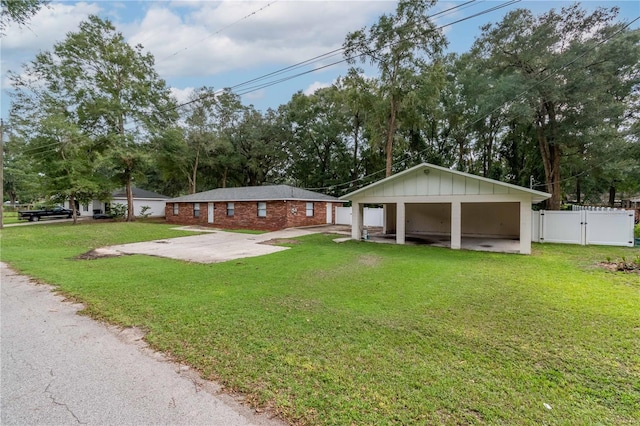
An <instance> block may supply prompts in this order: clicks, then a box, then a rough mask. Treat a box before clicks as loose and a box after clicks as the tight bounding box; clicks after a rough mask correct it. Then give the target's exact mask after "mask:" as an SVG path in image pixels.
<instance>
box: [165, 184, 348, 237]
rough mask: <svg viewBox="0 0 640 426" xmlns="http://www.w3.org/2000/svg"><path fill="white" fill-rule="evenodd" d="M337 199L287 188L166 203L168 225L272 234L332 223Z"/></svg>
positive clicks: (219, 192)
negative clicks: (245, 230)
mask: <svg viewBox="0 0 640 426" xmlns="http://www.w3.org/2000/svg"><path fill="white" fill-rule="evenodd" d="M341 205H342V202H341V201H339V200H338V199H337V198H334V197H331V196H328V195H324V194H320V193H317V192H313V191H307V190H305V189H300V188H294V187H292V186H288V185H271V186H248V187H241V188H219V189H213V190H211V191H205V192H199V193H197V194H191V195H185V196H183V197H177V198H173V199H171V200H167V207H166V211H165V217H166V220H167V222H169V223H178V224H188V225H209V226H215V227H219V228H227V229H256V230H265V231H275V230H278V229H284V228H291V227H296V226H311V225H323V224H327V223H333V218H334V217H335V211H334V209H335V207H336V206H341Z"/></svg>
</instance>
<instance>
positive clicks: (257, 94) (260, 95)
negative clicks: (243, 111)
mask: <svg viewBox="0 0 640 426" xmlns="http://www.w3.org/2000/svg"><path fill="white" fill-rule="evenodd" d="M266 95H267V91H266V90H264V89H259V90H254V91H253V92H249V93H246V94H244V95H242V97H243V98H244V99H247V100H250V101H255V100H257V99H264V97H265V96H266Z"/></svg>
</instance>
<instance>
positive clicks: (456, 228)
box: [451, 201, 462, 250]
mask: <svg viewBox="0 0 640 426" xmlns="http://www.w3.org/2000/svg"><path fill="white" fill-rule="evenodd" d="M460 247H462V205H461V204H460V201H452V202H451V248H452V249H454V250H459V249H460Z"/></svg>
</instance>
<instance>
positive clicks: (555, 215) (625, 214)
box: [532, 210, 634, 247]
mask: <svg viewBox="0 0 640 426" xmlns="http://www.w3.org/2000/svg"><path fill="white" fill-rule="evenodd" d="M537 216H538V215H534V216H533V218H534V220H535V218H536V217H537ZM633 219H634V217H633V212H632V211H629V210H615V211H614V210H612V211H590V210H580V211H550V210H542V211H540V214H539V222H538V224H534V226H533V227H532V237H533V238H532V240H533V241H540V242H542V243H564V244H580V245H587V244H597V245H609V246H626V247H633V242H634V241H633ZM536 225H537V226H536Z"/></svg>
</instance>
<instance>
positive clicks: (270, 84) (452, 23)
mask: <svg viewBox="0 0 640 426" xmlns="http://www.w3.org/2000/svg"><path fill="white" fill-rule="evenodd" d="M520 1H521V0H509V1H507V2H505V3H502V4H499V5H496V6H493V7H491V8H489V9H485V10H483V11H481V12H478V13H475V14H473V15H470V16H467V17H465V18H461V19H458V20H456V21H453V22H450V23H448V24H445V25H441V26H440V27H437V28H435V29H434V30H433V31H438V30H441V29H443V28H446V27H450V26H452V25H455V24H458V23H461V22H464V21H467V20H469V19H473V18H476V17H478V16H482V15H484V14H487V13H491V12H494V11H496V10H499V9H502V8H504V7H507V6H511V5H513V4H515V3H519V2H520ZM469 3H470V2H467V3H463V4H460V5H458V6H454V7H452V8H449V9H447V12H450V11H451V10H454V9H456V8H462V7H463V6H465V5H467V4H469ZM439 13H444V11H443V12H439ZM432 16H434V15H430V16H429V18H431V17H432ZM411 39H412V37H408V38H406V39H402V40H399V41H394V42H390V43H387V44H386V45H384V46H382V47H380V48H379V49H375V50H372V51H370V52H367V53H361V54H358V55H353V56H350V57H348V58H344V59H342V60H340V61H335V62H333V63H331V64H330V65H323V66H320V67H317V68H313V69H310V70H307V71H304V72H300V73H298V74H295V75H293V76H289V77H283V78H280V79H278V80H275V81H271V82H267V83H263V84H261V85H258V86H252V89H251V90H248V89H245V90H243V91H242V92H241V94H248V93H251V92H254V91H256V90H260V89H264V88H266V87H270V86H273V85H276V84H280V83H282V82H285V81H288V80H291V79H293V78H297V77H300V76H302V75H305V74H310V73H313V72H316V71H318V70H321V69H324V68H328V67H329V66H333V65H337V64H340V63H343V62H347V61H350V60H352V59H356V58H359V57H362V56H365V55H367V54H371V53H373V52H375V51H378V50H382V49H384V48H388V47H391V46H394V45H396V44H398V43H401V42H404V41H407V40H411ZM343 50H344V47H341V48H339V49H335V50H333V51H331V52H327V53H325V54H323V55H319V56H317V57H315V58H312V59H308V60H306V61H303V62H300V63H298V64H295V65H291V66H289V67H286V68H283V69H280V70H278V71H274V72H272V73H269V74H266V75H265V76H261V77H257V78H254V79H251V80H249V81H247V82H244V83H240V84H236V85H235V86H231V87H229V88H225V89H220V90H217V91H215V92H214V93H213V94H209V93H207V94H205V95H202V96H200V97H198V98H196V99H192V100H190V101H187V102H183V103H181V104H178V105H175V106H172V107H171V108H168V109H166V110H164V111H162V112H166V111H172V110H175V109H178V108H182V107H184V106H187V105H190V104H193V103H196V102H199V101H201V100H203V99H205V98H207V97H210V96H217V95H218V94H220V93H222V92H223V91H224V90H229V89H230V90H233V89H235V88H240V87H242V86H244V85H246V84H249V83H251V82H256V81H259V80H263V79H265V78H266V77H267V76H274V75H277V74H281V73H283V72H285V71H287V70H292V69H295V68H298V67H300V66H301V65H303V64H307V63H309V62H311V61H313V60H315V59H317V58H322V57H325V56H328V55H331V56H334V55H335V54H336V53H337V52H341V51H343Z"/></svg>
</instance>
